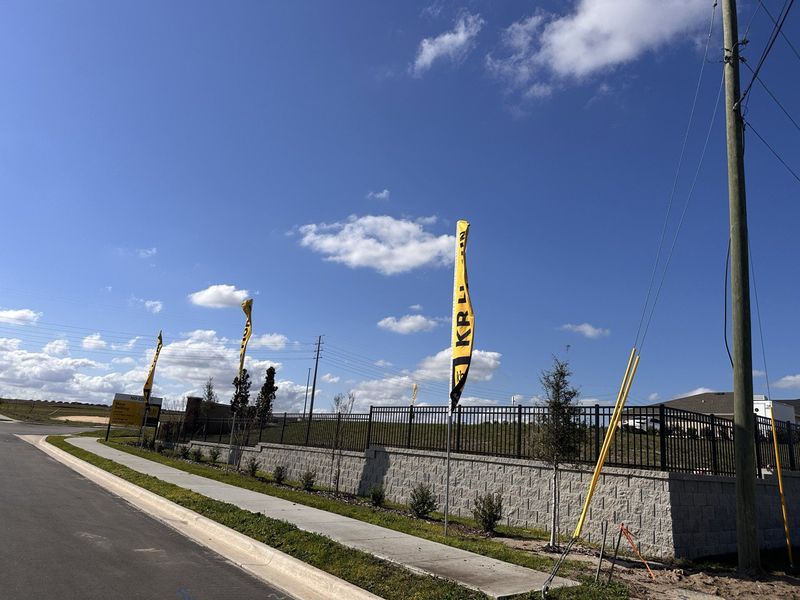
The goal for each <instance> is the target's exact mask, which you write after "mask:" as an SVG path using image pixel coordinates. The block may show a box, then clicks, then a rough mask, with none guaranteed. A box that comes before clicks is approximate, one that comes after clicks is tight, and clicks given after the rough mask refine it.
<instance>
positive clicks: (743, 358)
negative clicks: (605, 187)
mask: <svg viewBox="0 0 800 600" xmlns="http://www.w3.org/2000/svg"><path fill="white" fill-rule="evenodd" d="M722 25H723V30H724V51H725V61H724V67H723V69H724V70H725V124H726V135H727V141H728V204H729V210H730V240H731V300H732V305H731V306H732V313H733V413H734V416H733V422H734V438H733V439H734V461H735V468H736V546H737V550H738V554H739V570H751V569H760V567H761V560H760V556H759V547H758V530H757V524H756V518H757V517H756V463H755V448H754V426H755V425H754V418H753V354H752V343H751V338H750V276H749V268H750V267H749V257H748V249H749V246H748V243H747V206H746V197H745V185H744V152H743V142H744V122H743V120H742V114H741V105H740V100H741V98H740V87H739V61H740V58H739V31H738V25H737V20H736V0H722Z"/></svg>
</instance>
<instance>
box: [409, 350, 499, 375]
mask: <svg viewBox="0 0 800 600" xmlns="http://www.w3.org/2000/svg"><path fill="white" fill-rule="evenodd" d="M502 356H503V355H502V354H500V353H499V352H488V351H486V350H475V351H473V353H472V363H471V364H470V367H469V379H470V380H471V381H489V380H490V379H491V378H492V376H493V375H494V372H495V370H496V369H497V368H498V367H499V366H500V358H502ZM451 358H452V356H451V350H450V348H449V347H448V348H445V349H444V350H442V351H440V352H438V353H437V354H435V355H433V356H428V357H426V358H424V359H422V361H421V362H420V363H419V366H418V367H417V369H416V371H414V377H415V378H417V379H433V380H441V381H448V380H449V378H450V361H451Z"/></svg>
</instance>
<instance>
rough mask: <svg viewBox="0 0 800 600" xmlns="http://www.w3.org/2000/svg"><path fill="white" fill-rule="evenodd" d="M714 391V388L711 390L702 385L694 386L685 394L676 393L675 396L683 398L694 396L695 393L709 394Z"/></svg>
mask: <svg viewBox="0 0 800 600" xmlns="http://www.w3.org/2000/svg"><path fill="white" fill-rule="evenodd" d="M714 391H715V390H712V389H711V388H707V387H702V386H701V387H699V388H694V389H693V390H689V391H688V392H686V393H685V394H679V395H677V396H675V397H676V398H684V397H686V396H696V395H697V394H711V393H713V392H714Z"/></svg>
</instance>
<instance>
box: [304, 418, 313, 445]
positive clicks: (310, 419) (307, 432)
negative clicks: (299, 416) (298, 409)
mask: <svg viewBox="0 0 800 600" xmlns="http://www.w3.org/2000/svg"><path fill="white" fill-rule="evenodd" d="M313 420H314V413H312V412H309V413H308V423H306V446H308V440H309V438H310V437H311V421H313Z"/></svg>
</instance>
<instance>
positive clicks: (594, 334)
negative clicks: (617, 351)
mask: <svg viewBox="0 0 800 600" xmlns="http://www.w3.org/2000/svg"><path fill="white" fill-rule="evenodd" d="M561 330H562V331H570V332H572V333H578V334H580V335H582V336H584V337H587V338H589V339H592V340H593V339H597V338H600V337H606V336H607V335H609V334H610V333H611V330H610V329H603V328H601V327H595V326H594V325H590V324H589V323H581V324H580V325H574V324H572V323H567V324H565V325H562V326H561Z"/></svg>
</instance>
